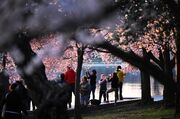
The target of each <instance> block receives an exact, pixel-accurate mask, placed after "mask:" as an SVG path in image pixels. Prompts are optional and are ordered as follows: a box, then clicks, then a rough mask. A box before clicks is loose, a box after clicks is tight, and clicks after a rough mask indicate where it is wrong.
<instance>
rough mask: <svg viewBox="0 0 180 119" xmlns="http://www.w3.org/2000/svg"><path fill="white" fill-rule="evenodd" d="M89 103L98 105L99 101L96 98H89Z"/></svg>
mask: <svg viewBox="0 0 180 119" xmlns="http://www.w3.org/2000/svg"><path fill="white" fill-rule="evenodd" d="M90 103H91V105H95V106H98V105H100V103H101V101H100V100H97V99H92V100H90Z"/></svg>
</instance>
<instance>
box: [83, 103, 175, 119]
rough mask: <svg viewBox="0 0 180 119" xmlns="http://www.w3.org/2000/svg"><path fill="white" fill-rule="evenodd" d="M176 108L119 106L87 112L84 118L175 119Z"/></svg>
mask: <svg viewBox="0 0 180 119" xmlns="http://www.w3.org/2000/svg"><path fill="white" fill-rule="evenodd" d="M173 116H174V109H164V108H162V107H161V106H157V105H155V106H152V105H150V106H145V107H141V106H139V107H138V106H135V107H134V106H133V107H131V106H130V105H129V106H127V107H122V108H121V107H117V108H113V109H110V110H108V109H104V110H98V111H95V112H90V113H86V114H84V115H83V119H173Z"/></svg>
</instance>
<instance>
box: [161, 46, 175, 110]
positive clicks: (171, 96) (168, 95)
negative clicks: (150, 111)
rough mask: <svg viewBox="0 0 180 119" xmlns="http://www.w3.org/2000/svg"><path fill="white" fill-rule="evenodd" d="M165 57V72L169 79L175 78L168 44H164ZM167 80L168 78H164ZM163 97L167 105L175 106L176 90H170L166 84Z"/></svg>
mask: <svg viewBox="0 0 180 119" xmlns="http://www.w3.org/2000/svg"><path fill="white" fill-rule="evenodd" d="M163 57H164V58H163V59H164V72H165V74H166V76H167V77H169V79H171V80H173V73H172V68H171V66H170V64H171V63H170V61H171V60H170V54H169V46H168V44H166V45H165V46H164V52H163ZM164 80H167V79H164ZM163 99H164V105H165V107H173V106H174V105H175V92H174V91H172V90H170V89H169V88H168V87H167V86H166V85H165V86H164V91H163Z"/></svg>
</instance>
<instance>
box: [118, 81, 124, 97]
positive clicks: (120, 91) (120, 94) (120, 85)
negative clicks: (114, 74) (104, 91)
mask: <svg viewBox="0 0 180 119" xmlns="http://www.w3.org/2000/svg"><path fill="white" fill-rule="evenodd" d="M122 86H123V82H120V84H119V96H120V100H123V96H122Z"/></svg>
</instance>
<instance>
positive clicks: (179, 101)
mask: <svg viewBox="0 0 180 119" xmlns="http://www.w3.org/2000/svg"><path fill="white" fill-rule="evenodd" d="M178 33H180V29H179V32H178ZM176 46H177V53H176V57H177V58H176V59H177V61H176V63H177V64H176V65H177V66H176V68H177V69H176V72H177V77H176V80H177V90H176V117H180V34H179V35H178V38H177V41H176Z"/></svg>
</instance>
